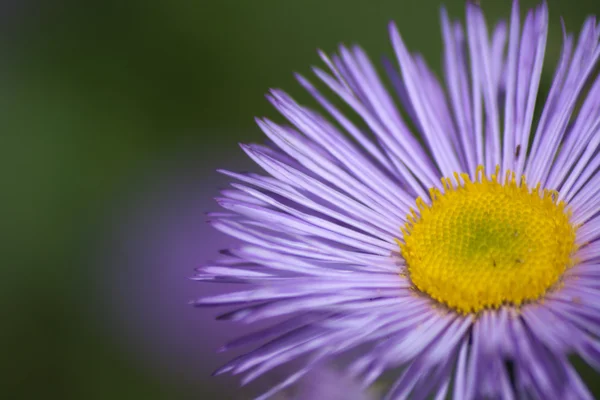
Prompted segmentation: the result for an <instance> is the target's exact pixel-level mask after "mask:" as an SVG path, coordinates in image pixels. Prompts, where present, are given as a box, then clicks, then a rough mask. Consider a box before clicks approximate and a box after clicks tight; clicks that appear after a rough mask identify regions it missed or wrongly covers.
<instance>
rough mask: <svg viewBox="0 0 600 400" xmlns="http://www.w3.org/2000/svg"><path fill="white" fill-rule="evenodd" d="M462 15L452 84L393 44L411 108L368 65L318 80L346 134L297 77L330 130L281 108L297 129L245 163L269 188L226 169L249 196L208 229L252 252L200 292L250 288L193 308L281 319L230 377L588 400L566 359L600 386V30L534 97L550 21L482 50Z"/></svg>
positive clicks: (470, 11) (267, 127)
mask: <svg viewBox="0 0 600 400" xmlns="http://www.w3.org/2000/svg"><path fill="white" fill-rule="evenodd" d="M466 14H467V15H466V32H465V31H464V29H463V27H462V26H461V24H460V23H458V22H453V21H450V20H449V18H448V16H447V14H446V12H445V11H444V10H442V15H441V23H442V32H443V38H444V44H445V51H444V73H445V79H444V80H445V85H444V86H442V85H441V84H440V82H439V81H438V79H437V78H436V76H435V75H434V74H433V72H432V71H431V70H430V69H429V68H428V67H427V65H426V64H425V62H424V61H423V59H422V58H421V57H420V56H419V55H413V54H411V53H409V51H408V50H407V48H406V46H405V44H404V42H403V40H402V39H401V37H400V35H399V33H398V31H397V29H396V27H395V25H393V24H392V25H391V26H390V35H391V41H392V45H393V48H394V51H395V54H396V57H397V60H398V64H399V70H397V69H396V67H395V66H394V65H393V63H390V62H387V63H386V64H385V67H386V70H387V73H388V75H389V78H390V80H391V83H392V85H393V87H394V90H395V92H396V93H395V94H396V95H397V96H398V99H399V102H400V103H401V105H402V107H397V106H396V101H395V99H394V98H393V97H392V95H391V94H390V93H389V92H388V91H387V90H386V89H385V88H384V84H383V83H382V81H381V80H380V78H379V77H378V74H377V72H376V70H375V68H374V67H373V65H372V64H371V62H370V61H369V59H368V58H367V56H366V54H365V53H364V52H363V50H361V49H360V48H358V47H353V48H346V47H341V48H340V51H339V54H337V55H334V56H333V57H331V58H329V57H327V56H326V55H324V54H321V57H322V59H323V61H324V62H325V64H326V65H327V67H328V68H329V70H330V72H325V71H324V70H322V69H319V68H315V69H314V72H315V73H316V75H317V76H318V77H319V79H320V80H321V81H322V82H323V83H324V84H325V85H326V86H328V87H329V89H330V90H331V91H333V92H334V93H335V94H336V95H337V96H339V97H340V98H341V100H342V101H343V102H344V103H345V104H346V105H345V108H348V109H350V110H351V111H352V115H351V116H350V115H349V116H345V115H344V114H343V113H342V111H341V110H340V109H339V108H338V107H337V106H336V105H334V103H332V102H330V101H329V100H327V99H326V98H325V97H324V96H323V95H322V94H321V93H320V92H319V91H318V90H317V89H316V87H315V86H313V85H312V84H311V83H309V82H308V80H306V79H305V78H303V77H301V76H298V80H299V82H300V83H301V85H302V86H303V87H304V88H305V89H306V90H308V91H309V92H310V94H311V95H312V96H313V97H314V98H315V99H316V100H317V102H318V103H320V105H321V106H322V107H323V109H324V110H325V111H326V112H327V114H328V115H327V116H323V115H321V114H318V113H317V112H315V111H313V110H310V109H308V108H305V107H303V106H301V105H299V104H297V103H295V102H294V101H293V100H292V99H291V98H290V97H289V96H287V95H286V94H285V93H283V92H282V91H279V90H272V91H271V93H270V94H269V96H268V99H269V100H270V101H271V102H272V103H273V105H274V106H275V107H276V108H277V110H279V111H280V112H281V113H282V114H283V116H284V117H285V118H287V120H288V121H289V122H290V123H291V125H289V126H288V125H279V124H277V123H275V122H272V121H270V120H267V119H262V120H259V121H258V125H259V126H260V127H261V129H262V130H263V131H264V132H265V134H266V135H267V136H268V137H269V139H270V144H269V145H243V146H242V148H243V149H244V151H245V152H246V153H247V154H248V155H249V156H250V157H251V158H252V159H253V160H254V161H255V162H256V163H257V164H259V165H260V166H261V167H262V168H263V169H264V170H265V171H266V172H267V173H268V175H258V174H237V173H233V172H228V171H223V172H224V173H225V174H227V175H229V176H231V177H233V178H235V179H237V180H238V181H239V182H240V183H234V184H233V187H234V189H233V190H229V191H226V192H224V193H223V196H222V197H221V198H219V199H218V202H219V204H220V205H221V206H222V207H223V208H225V209H226V210H227V211H226V212H221V213H215V214H213V215H212V217H211V220H212V221H211V222H212V224H213V225H214V226H215V227H216V228H217V229H219V230H221V231H223V232H225V233H227V234H230V235H232V236H235V237H237V238H239V239H241V240H243V241H244V243H245V244H243V245H241V246H240V247H237V248H234V249H231V250H230V252H229V253H228V254H227V255H226V256H225V257H224V258H223V259H222V260H221V261H220V262H219V263H216V264H215V265H208V266H206V267H203V268H201V271H200V273H199V275H198V276H197V279H198V280H202V281H214V282H239V283H240V290H239V291H236V292H232V293H227V294H221V295H217V296H211V297H204V298H201V299H199V300H198V301H197V302H196V304H198V305H238V307H239V308H237V309H234V310H233V311H230V312H228V313H227V314H225V315H223V316H222V318H224V319H230V320H234V321H241V322H244V323H251V322H255V321H261V320H264V319H268V318H275V317H279V318H280V319H279V320H278V321H277V322H276V323H274V324H273V326H272V327H271V328H269V329H266V330H263V331H259V332H256V333H254V334H252V335H249V336H245V337H242V338H240V339H239V340H237V341H235V342H233V343H230V344H229V345H227V346H226V347H225V348H226V349H229V348H233V347H237V346H239V345H243V344H247V343H254V342H261V343H263V344H262V345H260V347H258V348H256V349H255V350H253V351H251V352H249V353H247V354H245V355H242V356H240V357H238V358H236V359H234V360H232V361H231V362H230V363H228V364H227V365H225V366H224V367H222V368H221V369H219V370H218V371H217V372H218V373H223V372H231V373H233V374H241V373H244V374H245V377H244V378H243V383H244V384H245V383H247V382H249V381H252V380H254V379H255V378H257V377H259V376H261V375H262V374H264V373H266V372H268V371H269V370H272V369H274V368H276V367H279V366H280V365H282V364H286V363H288V362H290V361H295V363H294V365H297V366H298V369H297V371H296V372H295V373H292V374H291V375H289V377H288V378H287V379H285V380H284V381H283V382H281V383H280V384H278V385H275V386H273V387H272V388H271V390H270V391H269V392H267V393H266V394H265V395H264V397H269V396H270V395H272V394H274V393H276V392H278V391H279V390H281V389H283V388H285V387H287V386H289V385H292V384H293V383H294V382H296V381H298V380H299V379H301V378H302V377H303V376H304V375H305V374H307V373H308V372H309V371H310V370H311V369H312V368H313V367H314V366H316V365H319V364H320V363H322V362H327V361H329V360H330V359H335V358H336V357H338V356H340V355H344V356H347V357H349V358H350V359H351V360H352V361H351V362H350V363H349V365H348V372H349V373H351V374H352V375H353V376H354V377H355V378H356V379H358V380H360V382H361V383H362V384H364V386H368V385H370V384H371V383H373V382H374V381H376V380H377V379H378V378H379V377H380V376H381V375H382V374H383V373H384V372H385V371H387V370H390V369H394V368H397V371H398V373H397V375H398V376H397V379H396V381H395V383H394V384H393V385H392V387H391V388H390V389H389V392H388V396H389V398H393V399H396V398H406V397H407V396H409V395H410V396H411V398H416V399H417V398H426V397H427V396H428V395H434V396H436V398H444V397H445V396H446V395H447V394H448V392H449V391H451V392H452V393H451V394H452V396H453V398H455V399H480V398H488V397H490V398H503V399H512V398H529V397H531V398H541V399H548V398H561V399H563V398H564V399H573V398H577V399H583V398H592V396H591V395H590V393H589V392H588V390H587V388H586V387H585V385H584V384H583V382H582V381H581V379H580V377H579V376H578V374H577V373H576V371H575V370H574V368H573V366H572V365H571V363H570V362H569V360H568V358H567V357H568V355H570V354H578V355H579V356H580V357H581V358H582V359H583V360H585V361H586V362H587V363H588V364H590V365H591V366H592V367H594V368H596V369H600V342H599V341H598V339H597V336H598V335H600V306H599V304H600V301H599V300H600V240H599V239H600V173H598V169H599V166H600V152H599V151H598V149H599V146H598V144H599V142H600V134H599V130H600V80H599V79H596V69H595V68H596V62H597V60H598V57H599V56H600V45H599V38H600V26H598V25H596V22H595V19H594V18H589V19H588V20H587V21H586V22H585V24H584V26H583V28H582V30H581V33H580V35H579V38H578V39H577V40H575V39H574V37H573V36H572V35H570V34H566V33H565V34H564V45H563V50H562V54H561V57H560V60H559V62H558V66H557V68H556V71H555V73H554V79H553V81H552V85H551V87H550V90H549V93H548V95H547V96H546V98H545V99H541V98H540V99H538V86H539V82H540V75H541V71H542V66H543V58H544V51H545V45H546V36H547V28H548V10H547V6H546V4H545V3H543V4H541V5H540V6H538V7H537V8H536V9H534V10H531V11H529V12H528V14H527V16H526V18H525V20H524V21H522V22H521V21H520V17H519V6H518V3H517V2H516V1H515V2H514V3H513V10H512V14H511V20H510V24H509V25H506V24H504V23H499V24H498V25H497V26H496V27H495V28H494V29H493V31H492V33H491V35H490V36H489V35H488V29H487V27H486V23H485V20H484V17H483V14H482V12H481V9H480V8H479V7H478V6H477V5H474V4H470V3H468V4H467V12H466ZM540 97H541V96H540ZM538 100H539V102H540V103H543V104H541V106H542V107H541V114H540V117H539V120H537V121H536V122H534V109H535V105H536V101H538ZM450 388H451V390H450Z"/></svg>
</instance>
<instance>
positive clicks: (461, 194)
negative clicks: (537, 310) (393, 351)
mask: <svg viewBox="0 0 600 400" xmlns="http://www.w3.org/2000/svg"><path fill="white" fill-rule="evenodd" d="M498 171H499V167H497V168H496V174H494V175H493V176H492V177H491V179H488V178H487V177H486V176H485V173H484V169H483V167H482V166H480V167H478V168H477V172H476V174H475V175H476V179H475V181H471V180H470V178H469V176H468V175H467V174H458V173H455V174H454V177H455V179H456V181H455V182H457V183H458V182H460V180H459V179H460V178H462V182H463V183H462V184H458V185H455V184H454V183H453V182H452V181H451V179H450V178H443V179H442V184H443V186H444V191H443V193H442V191H440V190H438V189H430V194H431V205H427V204H426V203H425V202H424V201H423V200H422V199H421V198H418V199H417V201H416V203H417V207H418V209H419V212H418V213H417V212H415V210H413V209H411V213H410V214H409V215H408V222H407V223H406V225H405V226H404V227H403V228H402V232H403V234H404V235H403V239H404V243H402V242H401V241H400V240H397V242H398V244H399V245H400V249H401V254H402V256H403V257H404V259H405V260H406V264H407V270H408V274H409V276H410V279H411V281H412V283H413V284H414V286H415V287H416V288H417V289H418V290H420V291H421V292H424V293H426V294H428V295H429V296H430V297H432V298H433V299H435V300H437V301H439V302H440V303H444V304H445V305H447V306H448V307H450V308H452V309H454V310H456V311H458V312H460V313H476V312H478V311H481V310H483V309H485V308H497V307H499V306H501V305H505V304H508V305H514V306H519V305H521V304H523V303H524V302H528V301H534V300H538V299H541V298H542V297H543V295H544V294H545V293H546V291H548V290H549V289H551V287H552V286H553V285H555V284H557V282H558V281H559V279H560V277H561V275H562V274H563V273H564V272H565V270H566V269H567V268H569V267H571V266H572V265H573V263H574V260H573V258H572V254H573V253H574V251H575V250H576V248H577V246H576V244H575V231H576V226H574V225H573V224H572V223H571V222H570V216H571V214H570V212H569V211H567V210H566V208H565V207H566V205H565V203H564V202H562V201H558V193H557V192H556V191H550V190H545V189H544V190H543V191H540V185H539V184H538V185H537V186H536V187H535V188H533V189H530V188H528V187H527V184H526V182H525V177H524V176H523V177H522V178H521V182H520V184H517V182H516V180H515V174H514V173H512V172H508V173H507V174H506V176H505V179H504V182H501V179H498Z"/></svg>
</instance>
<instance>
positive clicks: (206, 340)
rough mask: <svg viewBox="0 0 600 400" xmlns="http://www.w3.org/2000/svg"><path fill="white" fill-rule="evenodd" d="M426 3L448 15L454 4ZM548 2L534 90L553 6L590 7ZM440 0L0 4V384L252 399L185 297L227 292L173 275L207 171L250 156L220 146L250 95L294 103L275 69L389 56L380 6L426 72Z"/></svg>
mask: <svg viewBox="0 0 600 400" xmlns="http://www.w3.org/2000/svg"><path fill="white" fill-rule="evenodd" d="M443 3H444V4H446V6H447V8H448V10H449V13H450V14H451V15H452V16H455V17H461V18H462V16H463V13H464V7H463V3H464V1H462V0H446V1H445V2H443ZM481 3H482V5H483V7H484V9H485V11H486V15H487V17H488V21H490V22H492V21H495V20H496V19H497V18H498V17H500V16H502V17H507V16H508V11H509V8H510V1H509V0H502V1H500V0H489V1H486V0H481ZM536 3H537V2H535V1H522V8H523V9H525V7H529V6H532V5H534V4H536ZM548 3H549V6H550V17H551V28H550V37H549V40H548V46H549V47H548V51H547V61H549V63H547V66H546V68H545V70H544V76H543V80H542V85H541V90H542V91H543V92H545V91H547V88H548V86H549V81H550V78H551V76H552V72H553V68H554V65H555V64H554V63H555V61H556V58H557V57H558V53H559V51H560V46H561V43H562V40H561V29H560V19H559V16H560V15H562V16H563V17H564V21H565V24H566V26H567V29H568V30H569V31H578V30H579V28H580V26H581V23H582V21H583V19H584V17H585V16H586V15H588V14H598V13H599V11H600V9H599V8H600V6H598V3H597V2H596V1H595V0H577V1H573V0H549V1H548ZM441 4H442V3H441V2H439V1H435V0H420V1H418V2H415V1H412V0H410V1H409V0H377V1H372V0H369V1H367V0H320V1H317V0H304V1H282V0H260V1H241V0H237V1H234V0H220V1H211V2H209V1H203V0H196V1H193V0H170V1H157V0H146V1H143V0H125V1H115V0H108V1H99V0H98V1H74V0H65V1H42V0H12V1H9V0H2V1H0V33H1V35H0V51H1V55H2V57H1V58H0V60H1V61H0V82H1V87H2V96H0V101H1V102H2V104H1V107H0V121H1V124H2V126H3V129H2V134H1V135H0V137H1V142H0V149H1V151H2V157H1V158H0V160H1V161H0V162H1V163H2V164H1V165H2V168H1V169H0V171H1V172H0V176H1V177H2V182H3V185H2V202H1V204H2V207H0V213H2V214H1V218H2V219H1V220H2V225H3V228H4V229H2V231H3V235H2V241H1V243H2V253H3V255H4V262H3V266H4V268H3V274H2V278H1V280H0V293H1V296H2V297H3V299H2V307H1V308H0V310H1V311H0V313H1V317H2V329H0V332H1V333H0V338H2V339H1V340H2V342H1V343H2V349H3V350H2V359H3V361H4V362H3V363H2V364H3V369H5V370H4V371H3V372H2V373H1V374H0V376H1V378H0V381H3V382H2V383H1V384H0V388H1V392H2V394H3V395H4V396H3V397H5V398H18V399H21V398H23V399H26V398H39V397H42V396H44V397H45V398H61V399H107V398H111V399H137V398H140V399H146V400H153V399H188V398H190V399H191V398H196V399H197V398H233V399H243V398H248V397H249V396H250V394H251V393H255V392H253V391H252V390H251V389H241V390H240V389H238V388H237V382H238V380H237V379H235V378H231V377H217V378H211V377H210V373H211V372H212V371H213V370H214V369H216V368H217V367H218V366H220V365H221V364H222V363H223V362H225V361H226V360H227V359H228V358H229V357H230V356H231V355H230V354H217V353H216V349H217V348H218V347H219V346H220V345H221V344H222V343H223V342H224V341H226V340H227V339H230V338H233V337H235V336H236V335H238V334H240V333H241V332H243V331H247V330H248V328H244V327H237V326H235V325H233V324H231V323H226V322H221V321H214V319H213V317H214V316H215V315H217V314H218V311H215V310H205V309H193V308H192V307H190V306H188V304H187V303H188V301H189V300H191V299H193V298H195V297H198V296H200V295H203V294H206V293H215V292H216V291H218V290H224V289H228V288H227V287H218V288H217V287H213V286H206V285H202V284H199V283H195V282H192V281H190V280H189V279H188V277H189V276H191V275H192V274H193V268H194V267H197V266H199V265H200V264H202V263H205V262H207V261H208V260H210V259H211V258H215V257H216V256H217V255H218V250H219V249H222V248H225V247H227V246H228V245H230V244H232V243H233V241H231V240H229V239H228V238H226V237H225V236H224V235H221V234H220V233H217V232H215V231H213V230H212V229H211V228H210V227H209V226H208V225H207V224H206V223H205V215H204V213H205V212H206V211H209V210H215V209H216V208H217V207H216V204H215V203H214V202H213V201H212V198H213V197H214V196H215V195H217V193H218V190H219V188H220V187H224V186H226V182H227V179H225V178H224V177H222V176H220V175H219V174H218V173H216V172H215V170H216V169H217V168H229V169H234V170H248V169H252V168H254V167H253V166H252V165H251V163H250V162H249V161H248V160H246V158H245V156H244V155H243V153H242V152H241V150H240V149H239V147H238V146H237V142H253V141H262V140H263V139H262V136H261V134H260V132H259V129H258V128H257V127H255V125H254V121H253V117H254V116H263V115H266V116H270V117H273V118H279V117H278V116H277V115H276V113H275V112H274V111H273V110H271V108H270V106H269V104H268V102H267V101H266V100H264V97H263V94H264V93H265V92H266V91H267V89H268V88H270V87H281V88H284V89H285V90H286V91H288V93H290V94H291V95H292V96H294V97H295V98H296V99H298V100H300V101H302V102H308V103H309V104H313V102H312V101H310V99H309V98H308V95H307V94H306V93H305V92H304V91H303V90H302V89H301V88H300V87H299V85H297V83H296V82H295V80H294V77H293V74H292V72H293V71H297V72H300V73H302V74H304V75H306V76H309V77H310V78H311V80H312V81H315V82H316V79H313V78H312V76H311V73H310V65H315V64H319V65H320V61H319V59H318V55H317V53H316V51H315V50H316V49H317V48H321V49H323V50H325V51H327V52H331V51H334V50H335V49H336V47H337V45H338V44H339V43H340V42H344V43H347V44H353V43H359V44H360V45H361V46H362V47H363V48H365V49H366V50H367V52H368V53H369V55H370V56H371V58H372V60H373V61H377V60H378V59H379V57H380V56H381V55H383V54H387V55H389V56H393V54H392V52H391V47H390V45H389V42H388V37H387V23H388V22H389V21H390V20H392V19H393V20H395V21H396V22H397V23H398V25H399V28H400V30H401V32H402V35H403V37H404V38H405V40H406V42H407V44H408V45H409V47H410V48H411V49H412V50H413V51H419V52H421V53H422V54H423V55H424V56H425V58H426V59H427V60H428V62H429V63H430V65H431V66H432V67H433V68H434V70H435V71H436V73H438V75H440V76H441V68H440V60H441V49H442V47H441V38H440V29H439V25H438V16H439V12H438V10H439V6H440V5H441ZM332 98H333V96H332ZM585 374H586V375H587V379H586V380H587V381H588V382H591V381H592V376H591V375H590V373H589V372H587V373H585ZM273 379H277V374H275V376H274V377H273ZM268 384H269V381H268V380H267V381H265V382H262V385H268Z"/></svg>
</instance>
